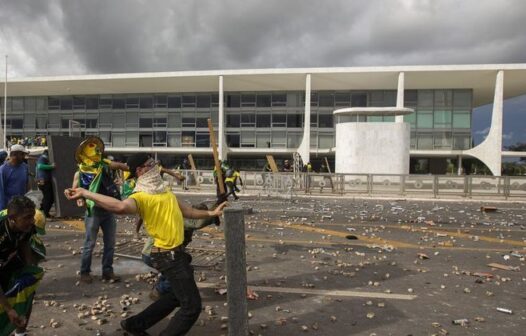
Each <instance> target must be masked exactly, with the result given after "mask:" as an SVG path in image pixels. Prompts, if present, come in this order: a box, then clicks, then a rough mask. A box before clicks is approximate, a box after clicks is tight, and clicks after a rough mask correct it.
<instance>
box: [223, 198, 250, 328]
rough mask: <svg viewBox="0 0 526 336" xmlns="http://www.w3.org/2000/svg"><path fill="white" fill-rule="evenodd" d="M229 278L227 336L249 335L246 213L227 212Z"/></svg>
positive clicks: (225, 211)
mask: <svg viewBox="0 0 526 336" xmlns="http://www.w3.org/2000/svg"><path fill="white" fill-rule="evenodd" d="M224 219H225V245H226V274H227V302H228V335H229V336H245V335H248V308H247V273H246V267H247V263H246V254H245V221H244V210H243V209H242V208H240V207H230V208H225V210H224Z"/></svg>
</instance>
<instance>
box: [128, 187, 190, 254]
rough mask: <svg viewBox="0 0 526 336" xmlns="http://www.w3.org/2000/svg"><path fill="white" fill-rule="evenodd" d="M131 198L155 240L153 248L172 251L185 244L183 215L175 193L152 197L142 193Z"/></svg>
mask: <svg viewBox="0 0 526 336" xmlns="http://www.w3.org/2000/svg"><path fill="white" fill-rule="evenodd" d="M129 198H133V199H134V200H135V202H136V203H137V207H138V208H139V215H140V216H141V218H142V219H143V221H144V224H143V225H144V228H145V229H146V232H148V235H149V236H151V237H152V238H153V239H154V243H153V246H155V247H159V248H162V249H166V250H170V249H173V248H175V247H177V246H179V245H181V244H182V243H183V240H184V220H183V213H182V212H181V209H180V208H179V204H178V203H177V198H175V195H174V194H173V193H171V192H170V191H166V192H164V193H162V194H155V195H151V194H147V193H145V192H142V191H140V192H136V193H134V194H131V195H130V197H129Z"/></svg>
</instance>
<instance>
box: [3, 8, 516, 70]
mask: <svg viewBox="0 0 526 336" xmlns="http://www.w3.org/2000/svg"><path fill="white" fill-rule="evenodd" d="M524 17H526V2H524V1H522V0H508V1H506V0H502V1H493V0H471V1H468V0H466V1H456V0H427V1H426V0H399V1H394V0H393V1H379V0H376V1H374V0H373V1H350V0H341V1H331V0H327V1H319V0H318V1H313V0H287V1H283V0H261V1H255V0H245V1H233V0H229V1H226V0H224V1H219V0H203V1H200V0H186V1H184V0H179V1H173V0H172V1H171V0H150V1H146V0H144V1H140V0H135V1H132V0H129V1H128V0H126V1H124V0H112V1H106V0H91V1H81V0H63V1H59V0H50V1H37V0H34V1H20V0H0V37H1V38H0V52H2V53H8V54H9V55H10V56H9V57H10V58H9V59H10V65H11V66H10V73H12V74H13V75H17V76H34V75H62V74H80V73H118V72H145V71H171V70H207V69H238V68H266V67H270V68H274V67H315V66H363V65H395V64H453V63H455V64H466V63H510V62H516V63H522V62H526V35H524V34H523V18H524Z"/></svg>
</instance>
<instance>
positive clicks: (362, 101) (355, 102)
mask: <svg viewBox="0 0 526 336" xmlns="http://www.w3.org/2000/svg"><path fill="white" fill-rule="evenodd" d="M351 106H352V107H365V106H367V94H366V93H353V94H352V97H351Z"/></svg>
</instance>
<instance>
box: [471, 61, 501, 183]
mask: <svg viewBox="0 0 526 336" xmlns="http://www.w3.org/2000/svg"><path fill="white" fill-rule="evenodd" d="M503 102H504V71H502V70H500V71H499V72H497V77H496V79H495V95H494V98H493V110H492V112H491V126H490V130H489V133H488V136H487V137H486V139H484V141H482V143H481V144H479V145H478V146H477V147H474V148H472V149H470V150H467V151H466V154H469V155H471V156H473V157H476V158H477V159H479V160H480V161H482V162H484V164H485V165H486V166H488V168H489V169H490V170H491V173H492V174H493V175H494V176H501V170H502V115H503Z"/></svg>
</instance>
